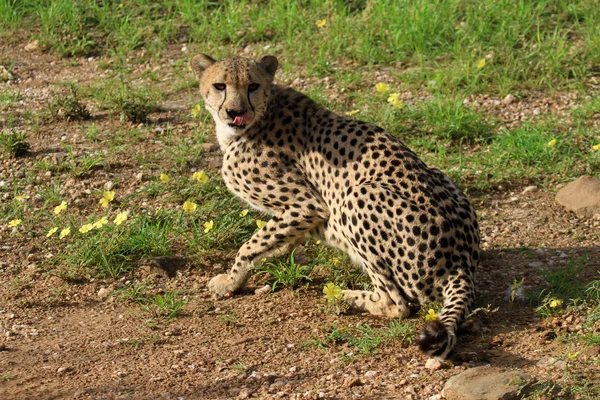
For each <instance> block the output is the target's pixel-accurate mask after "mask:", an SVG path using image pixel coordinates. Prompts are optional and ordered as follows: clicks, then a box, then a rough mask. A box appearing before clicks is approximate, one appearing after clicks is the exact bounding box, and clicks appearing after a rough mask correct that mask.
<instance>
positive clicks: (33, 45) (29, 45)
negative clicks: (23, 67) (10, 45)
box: [25, 39, 40, 51]
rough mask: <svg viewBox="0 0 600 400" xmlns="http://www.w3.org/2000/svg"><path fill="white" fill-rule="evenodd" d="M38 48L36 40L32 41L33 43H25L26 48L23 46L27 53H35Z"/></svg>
mask: <svg viewBox="0 0 600 400" xmlns="http://www.w3.org/2000/svg"><path fill="white" fill-rule="evenodd" d="M39 48H40V42H39V41H38V40H37V39H36V40H34V41H33V42H29V43H27V46H25V50H27V51H35V50H37V49H39Z"/></svg>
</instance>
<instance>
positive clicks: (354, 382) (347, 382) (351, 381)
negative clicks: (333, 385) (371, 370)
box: [344, 377, 363, 387]
mask: <svg viewBox="0 0 600 400" xmlns="http://www.w3.org/2000/svg"><path fill="white" fill-rule="evenodd" d="M362 384H363V382H362V381H361V380H360V378H358V377H348V378H346V379H344V386H346V387H356V386H360V385H362Z"/></svg>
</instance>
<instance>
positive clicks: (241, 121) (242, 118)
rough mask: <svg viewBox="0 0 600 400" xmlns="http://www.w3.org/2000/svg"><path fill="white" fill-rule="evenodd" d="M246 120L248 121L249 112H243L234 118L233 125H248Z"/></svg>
mask: <svg viewBox="0 0 600 400" xmlns="http://www.w3.org/2000/svg"><path fill="white" fill-rule="evenodd" d="M246 122H248V114H241V115H237V116H236V117H235V118H234V119H233V122H232V124H233V125H246Z"/></svg>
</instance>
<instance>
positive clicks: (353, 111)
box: [344, 110, 360, 117]
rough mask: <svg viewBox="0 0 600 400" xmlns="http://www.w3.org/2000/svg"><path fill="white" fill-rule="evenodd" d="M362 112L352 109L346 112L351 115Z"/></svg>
mask: <svg viewBox="0 0 600 400" xmlns="http://www.w3.org/2000/svg"><path fill="white" fill-rule="evenodd" d="M359 112H360V110H352V111H346V112H345V113H344V114H346V115H347V116H349V117H351V116H353V115H356V114H358V113H359Z"/></svg>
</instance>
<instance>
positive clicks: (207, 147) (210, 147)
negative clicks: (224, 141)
mask: <svg viewBox="0 0 600 400" xmlns="http://www.w3.org/2000/svg"><path fill="white" fill-rule="evenodd" d="M219 149H220V147H219V145H218V144H216V143H202V150H204V151H205V152H206V153H212V152H215V151H217V150H219Z"/></svg>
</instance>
